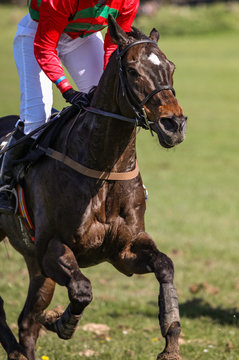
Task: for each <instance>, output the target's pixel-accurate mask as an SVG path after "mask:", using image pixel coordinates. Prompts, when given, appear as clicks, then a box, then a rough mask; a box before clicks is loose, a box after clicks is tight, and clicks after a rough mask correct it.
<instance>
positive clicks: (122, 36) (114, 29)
mask: <svg viewBox="0 0 239 360" xmlns="http://www.w3.org/2000/svg"><path fill="white" fill-rule="evenodd" d="M108 24H109V33H110V37H111V40H112V42H113V43H114V44H116V45H121V46H123V45H126V44H127V43H128V41H129V38H128V35H127V34H126V33H125V32H124V30H123V29H121V27H120V26H119V25H118V24H117V22H116V21H115V19H114V18H113V16H112V15H110V14H109V16H108Z"/></svg>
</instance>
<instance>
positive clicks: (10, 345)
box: [0, 297, 27, 360]
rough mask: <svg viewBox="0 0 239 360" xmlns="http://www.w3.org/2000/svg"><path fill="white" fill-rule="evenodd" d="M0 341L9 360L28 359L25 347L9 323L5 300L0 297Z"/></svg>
mask: <svg viewBox="0 0 239 360" xmlns="http://www.w3.org/2000/svg"><path fill="white" fill-rule="evenodd" d="M0 343H1V345H2V346H3V348H4V350H5V351H6V352H7V354H8V360H27V358H26V356H25V352H24V350H23V348H22V347H21V346H20V345H19V344H18V342H17V340H16V338H15V336H14V335H13V333H12V331H11V330H10V328H9V327H8V325H7V322H6V314H5V311H4V308H3V300H2V298H1V297H0Z"/></svg>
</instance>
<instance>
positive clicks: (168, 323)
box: [112, 232, 181, 360]
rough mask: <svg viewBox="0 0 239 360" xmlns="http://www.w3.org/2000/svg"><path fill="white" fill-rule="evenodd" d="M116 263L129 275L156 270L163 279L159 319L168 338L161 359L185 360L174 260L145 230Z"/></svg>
mask: <svg viewBox="0 0 239 360" xmlns="http://www.w3.org/2000/svg"><path fill="white" fill-rule="evenodd" d="M112 264H113V265H114V266H115V267H116V268H117V269H118V270H119V271H121V272H123V273H125V274H126V275H131V274H145V273H150V272H154V273H155V276H156V278H157V280H158V281H159V283H160V293H159V301H158V305H159V323H160V327H161V333H162V335H163V337H164V338H165V341H166V346H165V349H164V351H163V352H162V353H161V354H159V355H158V357H157V360H181V357H180V353H179V345H178V338H179V334H180V318H179V309H178V298H177V294H176V289H175V287H174V285H173V278H174V269H173V263H172V261H171V260H170V259H169V258H168V257H167V256H166V255H165V254H163V253H161V252H160V251H159V250H158V249H157V247H156V245H155V243H154V242H153V241H152V239H151V238H150V237H149V235H148V234H146V233H144V232H142V233H140V234H139V235H138V237H137V239H135V241H134V242H133V243H130V244H128V245H127V246H126V247H125V248H124V250H123V251H121V252H120V254H119V256H117V258H114V260H113V261H112Z"/></svg>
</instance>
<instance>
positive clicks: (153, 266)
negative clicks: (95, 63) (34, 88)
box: [0, 17, 187, 360]
mask: <svg viewBox="0 0 239 360" xmlns="http://www.w3.org/2000/svg"><path fill="white" fill-rule="evenodd" d="M109 31H110V36H111V38H112V41H113V42H114V43H115V44H117V45H118V49H117V51H115V52H114V53H113V54H112V56H111V58H110V61H109V64H108V66H107V68H106V70H105V71H104V74H103V75H102V77H101V80H100V82H99V85H98V87H97V89H96V90H95V92H94V95H93V98H92V101H91V106H90V107H89V108H86V111H85V112H84V113H83V114H82V112H81V113H78V114H77V115H75V116H73V117H72V118H70V119H68V121H67V122H66V123H65V125H64V127H63V129H61V131H60V133H59V134H58V136H57V138H56V139H55V140H54V142H53V146H52V148H54V150H53V151H52V153H51V152H50V155H51V154H54V152H55V154H58V155H59V153H60V156H59V158H55V159H54V158H51V157H45V158H44V161H42V160H41V161H38V162H37V163H36V164H35V165H34V166H32V167H30V168H29V169H28V172H27V173H26V175H25V180H24V181H25V183H24V190H25V195H26V200H27V204H28V209H29V213H30V216H31V219H32V220H33V222H34V224H35V243H32V242H31V239H30V236H29V234H28V233H26V232H24V231H23V229H22V226H21V223H20V222H19V218H18V216H17V215H5V214H2V215H1V216H0V240H3V239H4V237H5V236H7V237H8V238H9V241H10V243H11V244H12V246H13V247H14V248H15V249H16V250H17V251H19V252H20V253H21V254H22V255H23V257H24V259H25V261H26V264H27V268H28V271H29V275H30V284H29V291H28V295H27V299H26V303H25V306H24V308H23V310H22V312H21V315H20V317H19V320H18V325H19V342H17V340H16V339H15V337H14V336H13V334H12V332H11V330H10V329H9V327H8V325H7V323H6V317H5V313H4V309H3V301H2V299H1V298H0V342H1V343H2V345H3V347H4V349H5V350H6V352H7V354H8V359H15V360H16V359H24V360H26V359H27V360H34V359H35V345H36V341H37V338H38V334H39V330H40V327H41V325H42V324H43V325H44V326H45V327H46V328H47V329H48V330H50V331H54V332H55V333H57V335H58V337H60V338H63V339H69V338H71V337H72V336H73V333H74V331H75V329H76V326H77V324H78V322H79V321H80V318H81V316H82V313H83V310H84V308H85V307H86V306H87V305H88V304H89V303H90V302H91V300H92V290H91V284H90V281H89V280H88V279H87V278H86V277H85V276H84V275H83V274H82V272H81V270H80V269H81V268H84V267H88V266H92V265H96V264H98V263H101V262H103V261H107V262H109V263H111V264H112V265H113V266H114V267H115V268H116V269H117V270H119V271H120V272H122V273H123V274H125V275H127V276H131V275H133V274H145V273H154V274H155V276H156V279H157V280H158V282H159V283H160V293H159V323H160V327H161V332H162V335H163V337H165V341H166V345H165V349H164V350H163V352H161V353H160V354H159V355H158V356H157V360H162V359H165V360H169V359H170V360H172V359H173V360H179V359H181V357H180V353H179V346H178V337H179V334H180V319H179V311H178V299H177V294H176V289H175V287H174V285H173V277H174V269H173V263H172V261H171V260H170V259H169V258H168V257H167V256H166V255H165V254H163V253H161V252H160V251H159V250H158V249H157V247H156V245H155V243H154V242H153V240H152V239H151V237H150V236H149V235H148V234H147V233H146V232H145V229H144V213H145V195H144V189H143V184H142V179H141V176H140V173H139V171H138V168H137V160H136V148H135V142H136V128H137V127H136V125H138V126H142V127H144V128H146V129H149V130H150V131H152V132H154V133H156V134H157V136H158V139H159V142H160V144H161V146H163V147H164V148H172V147H173V146H175V145H177V144H179V143H181V142H182V141H183V140H184V136H185V127H186V120H187V119H186V117H185V116H184V114H183V111H182V109H181V107H180V106H179V104H178V102H177V99H176V97H175V91H174V89H173V72H174V68H175V67H174V65H173V63H172V62H170V61H169V60H168V59H167V58H166V56H165V55H164V53H163V52H162V51H161V50H160V49H159V48H158V46H157V41H158V38H159V35H158V32H157V31H156V30H155V29H153V30H152V31H151V33H150V36H149V37H146V36H145V35H144V34H142V33H141V32H140V31H138V30H137V29H135V28H132V31H131V32H130V33H127V34H126V33H125V32H124V31H123V30H122V29H121V28H120V27H119V26H118V25H117V23H116V22H115V20H114V19H113V18H112V17H109ZM66 134H67V137H66ZM66 138H67V140H66ZM48 150H49V149H48ZM48 155H49V151H48ZM53 157H54V156H53ZM64 159H68V160H69V163H68V162H67V163H65V162H64ZM61 160H62V161H61ZM72 161H73V163H74V165H75V164H76V163H77V164H78V165H79V167H80V168H84V169H85V171H86V172H85V173H84V171H83V173H82V171H81V170H79V171H78V170H77V169H73V168H72V167H71V166H70V165H71V163H72ZM79 163H80V164H79ZM76 167H77V166H76ZM55 283H57V284H59V285H62V286H65V287H66V288H67V290H68V296H69V301H70V303H69V306H68V307H67V308H66V310H65V311H64V312H63V313H62V314H61V315H58V316H56V317H55V318H54V317H53V319H52V318H51V320H49V316H47V311H45V312H44V310H45V309H46V308H47V307H48V305H49V304H50V302H51V299H52V296H53V292H54V287H55Z"/></svg>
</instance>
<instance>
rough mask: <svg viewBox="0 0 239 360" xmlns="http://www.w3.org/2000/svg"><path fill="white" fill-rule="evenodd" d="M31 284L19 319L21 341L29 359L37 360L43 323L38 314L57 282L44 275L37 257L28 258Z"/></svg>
mask: <svg viewBox="0 0 239 360" xmlns="http://www.w3.org/2000/svg"><path fill="white" fill-rule="evenodd" d="M25 261H26V263H27V266H28V271H29V276H30V284H29V289H28V295H27V299H26V302H25V305H24V308H23V310H22V312H21V314H20V316H19V319H18V326H19V343H20V344H21V345H22V346H23V348H24V349H25V351H26V354H27V359H28V360H35V347H36V341H37V338H38V335H39V331H40V327H41V324H40V323H39V321H38V320H37V316H38V315H39V314H40V313H41V312H42V311H43V310H44V309H45V308H46V307H47V306H48V305H49V304H50V302H51V299H52V296H53V293H54V289H55V283H54V282H53V281H52V280H51V279H49V278H46V277H44V276H43V275H42V274H41V272H40V269H39V266H38V261H37V259H36V258H34V257H33V258H27V257H25Z"/></svg>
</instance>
